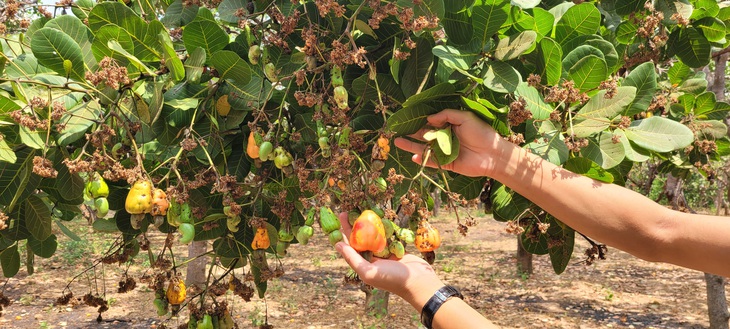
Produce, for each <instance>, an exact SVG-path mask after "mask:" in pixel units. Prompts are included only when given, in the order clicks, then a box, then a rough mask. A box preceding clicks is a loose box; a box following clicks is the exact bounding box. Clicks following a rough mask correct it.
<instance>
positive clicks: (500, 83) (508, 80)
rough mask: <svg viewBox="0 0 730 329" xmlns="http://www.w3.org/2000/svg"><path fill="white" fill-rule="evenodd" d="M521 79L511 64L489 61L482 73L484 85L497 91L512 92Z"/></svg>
mask: <svg viewBox="0 0 730 329" xmlns="http://www.w3.org/2000/svg"><path fill="white" fill-rule="evenodd" d="M520 81H522V76H520V72H518V71H517V70H516V69H515V68H514V67H512V65H509V64H507V63H505V62H500V61H490V62H489V63H488V65H487V69H486V72H485V74H484V85H485V86H487V88H489V89H491V90H493V91H496V92H498V93H512V92H514V91H515V90H516V89H517V85H519V84H520Z"/></svg>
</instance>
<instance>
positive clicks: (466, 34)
mask: <svg viewBox="0 0 730 329" xmlns="http://www.w3.org/2000/svg"><path fill="white" fill-rule="evenodd" d="M443 24H444V31H445V32H446V35H447V36H448V37H449V43H453V44H456V45H463V44H467V43H469V41H471V39H472V37H473V36H474V29H473V26H474V25H473V22H472V18H471V16H469V13H468V12H467V11H466V10H463V11H460V12H456V13H452V12H448V11H447V12H446V17H444V20H443Z"/></svg>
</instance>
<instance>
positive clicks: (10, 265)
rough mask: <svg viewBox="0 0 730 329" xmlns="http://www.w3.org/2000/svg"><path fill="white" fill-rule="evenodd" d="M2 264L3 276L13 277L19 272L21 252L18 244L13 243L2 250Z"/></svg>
mask: <svg viewBox="0 0 730 329" xmlns="http://www.w3.org/2000/svg"><path fill="white" fill-rule="evenodd" d="M0 265H2V267H3V276H4V277H6V278H12V277H13V276H15V274H18V271H19V270H20V252H18V244H13V245H12V246H11V247H10V248H7V249H5V250H3V251H2V252H0Z"/></svg>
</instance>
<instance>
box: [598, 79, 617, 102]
mask: <svg viewBox="0 0 730 329" xmlns="http://www.w3.org/2000/svg"><path fill="white" fill-rule="evenodd" d="M616 88H618V81H616V78H612V79H610V80H606V81H601V84H600V85H599V86H598V89H600V90H605V91H606V94H605V95H603V97H604V98H606V99H611V98H613V96H616Z"/></svg>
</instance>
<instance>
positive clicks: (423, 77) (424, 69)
mask: <svg viewBox="0 0 730 329" xmlns="http://www.w3.org/2000/svg"><path fill="white" fill-rule="evenodd" d="M416 42H417V45H416V48H415V49H412V50H411V55H410V56H408V59H406V60H405V61H403V64H402V65H401V68H402V71H401V72H402V74H401V77H400V85H401V89H402V90H403V95H405V96H406V97H409V96H411V95H415V94H416V93H417V92H418V91H419V90H422V89H424V87H428V85H427V82H428V80H429V78H430V76H431V73H432V69H431V68H432V67H433V53H432V52H431V50H432V49H433V47H434V45H433V43H432V41H431V39H430V38H429V39H427V38H419V39H417V40H416Z"/></svg>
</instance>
